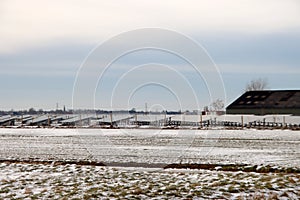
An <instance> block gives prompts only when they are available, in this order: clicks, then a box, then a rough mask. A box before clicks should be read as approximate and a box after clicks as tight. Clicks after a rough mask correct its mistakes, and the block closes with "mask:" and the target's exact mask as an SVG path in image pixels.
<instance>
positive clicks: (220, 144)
mask: <svg viewBox="0 0 300 200" xmlns="http://www.w3.org/2000/svg"><path fill="white" fill-rule="evenodd" d="M0 144H1V146H0V159H14V160H20V159H22V160H24V159H35V160H93V161H97V162H104V163H105V164H107V165H109V164H110V163H112V162H119V163H129V162H133V163H149V164H153V163H164V164H170V163H180V162H181V163H221V164H226V163H236V164H256V165H261V164H263V165H278V166H284V167H299V166H300V132H299V131H290V130H155V129H153V130H149V129H145V130H141V129H140V130H139V129H114V130H112V129H110V130H109V129H105V130H103V129H102V130H100V129H0Z"/></svg>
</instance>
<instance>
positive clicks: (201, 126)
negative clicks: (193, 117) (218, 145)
mask: <svg viewBox="0 0 300 200" xmlns="http://www.w3.org/2000/svg"><path fill="white" fill-rule="evenodd" d="M200 128H201V129H202V128H203V125H202V113H200Z"/></svg>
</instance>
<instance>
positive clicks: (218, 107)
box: [210, 99, 224, 111]
mask: <svg viewBox="0 0 300 200" xmlns="http://www.w3.org/2000/svg"><path fill="white" fill-rule="evenodd" d="M210 107H211V111H222V110H223V108H224V101H223V100H221V99H216V100H215V101H213V102H212V103H211V104H210Z"/></svg>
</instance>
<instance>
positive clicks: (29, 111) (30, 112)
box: [28, 108, 36, 114]
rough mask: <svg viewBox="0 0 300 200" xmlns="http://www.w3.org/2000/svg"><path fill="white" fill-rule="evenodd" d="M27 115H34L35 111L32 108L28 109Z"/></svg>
mask: <svg viewBox="0 0 300 200" xmlns="http://www.w3.org/2000/svg"><path fill="white" fill-rule="evenodd" d="M28 113H29V114H36V110H35V109H34V108H29V110H28Z"/></svg>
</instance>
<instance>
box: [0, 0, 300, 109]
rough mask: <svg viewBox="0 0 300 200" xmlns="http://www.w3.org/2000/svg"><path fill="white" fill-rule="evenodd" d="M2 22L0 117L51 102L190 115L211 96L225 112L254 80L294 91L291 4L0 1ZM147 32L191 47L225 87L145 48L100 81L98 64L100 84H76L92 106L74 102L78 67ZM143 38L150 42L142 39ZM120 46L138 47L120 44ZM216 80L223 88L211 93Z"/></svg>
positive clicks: (295, 39)
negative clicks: (166, 32) (117, 40)
mask: <svg viewBox="0 0 300 200" xmlns="http://www.w3.org/2000/svg"><path fill="white" fill-rule="evenodd" d="M0 24H1V26H0V44H1V45H0V85H1V88H0V92H1V98H0V109H1V110H11V109H14V110H19V109H29V108H31V107H34V108H36V109H40V108H42V109H45V110H49V109H56V104H57V103H58V105H59V107H60V108H62V107H63V106H64V105H65V106H66V107H67V108H72V107H73V108H91V107H94V108H99V109H131V108H136V109H142V110H143V109H145V103H147V107H148V109H151V110H197V109H202V108H203V107H204V106H206V105H209V104H210V103H211V102H212V101H214V100H215V99H217V98H220V99H222V100H224V102H225V105H228V104H229V103H231V102H232V101H233V100H234V99H236V98H237V97H238V96H239V95H241V94H242V93H243V92H244V89H245V86H246V84H247V82H250V81H251V80H252V79H256V78H264V79H266V80H267V81H268V88H269V89H299V86H300V81H299V75H300V2H299V1H298V0H284V1H283V0H265V1H259V0H227V1H221V0H215V1H209V0H206V1H202V0H195V1H192V0H185V1H176V0H172V1H168V0H166V1H156V0H153V1H145V0H128V1H123V2H120V1H115V0H112V1H102V0H100V1H96V0H86V1H83V0H82V1H79V0H72V1H71V0H53V1H43V0H27V1H20V0H19V1H18V0H2V1H0ZM145 28H156V29H162V30H169V31H172V32H174V33H176V34H180V35H182V36H185V37H187V38H189V39H190V40H191V41H194V42H195V43H197V44H198V45H199V47H200V48H202V49H203V50H204V52H205V53H206V56H207V57H208V58H210V59H211V64H213V65H215V67H216V69H217V71H214V72H213V73H215V75H216V77H217V79H218V77H219V78H220V79H221V80H222V85H220V83H219V82H218V80H214V78H210V77H208V76H209V73H207V74H206V72H204V71H203V72H201V75H199V74H198V73H197V72H195V70H193V67H191V65H190V63H188V62H186V61H185V60H183V59H182V58H180V57H178V56H176V55H174V54H172V53H170V52H165V51H160V50H158V49H143V50H140V51H136V52H131V53H129V54H127V55H125V56H123V57H120V58H119V59H118V60H116V61H114V62H113V63H112V65H111V66H110V68H109V69H108V70H106V71H105V73H104V74H99V72H101V70H103V69H104V68H105V67H106V66H103V65H102V63H101V60H96V62H97V66H98V67H99V71H97V72H95V73H94V74H93V76H94V77H96V76H97V77H98V78H99V79H100V80H98V82H97V83H92V84H93V85H92V84H90V85H92V88H91V86H89V84H88V83H89V81H90V80H91V79H90V77H89V76H88V75H87V76H86V77H85V79H83V80H84V81H83V82H84V83H87V84H86V85H85V84H84V85H82V87H83V90H82V91H84V87H85V86H86V87H87V88H86V90H89V89H91V90H93V92H94V93H93V95H94V96H93V99H87V98H85V97H88V98H92V97H89V96H87V95H86V94H85V93H84V92H82V93H80V92H79V93H77V94H76V96H75V97H74V91H75V92H77V90H76V88H77V85H76V84H77V83H78V82H77V81H78V77H79V78H81V76H83V75H82V73H80V70H82V68H83V67H84V66H85V65H86V63H87V62H88V61H90V59H91V57H92V56H93V55H94V54H95V52H97V49H99V48H101V45H103V43H106V42H109V41H113V39H114V38H118V36H119V35H122V34H124V33H131V32H132V31H133V32H134V30H139V29H145ZM143 38H144V39H146V40H147V39H149V40H151V39H153V37H152V35H151V34H147V33H146V34H145V35H144V36H143ZM165 41H168V38H166V40H165ZM165 41H164V38H163V39H162V43H165ZM126 42H127V43H131V44H134V43H135V40H134V39H132V40H130V41H121V43H126ZM171 43H174V44H175V45H176V44H179V42H178V41H176V40H175V39H174V40H173V41H171ZM118 45H120V44H118ZM118 45H115V46H113V45H112V46H109V47H108V48H107V49H105V53H104V54H102V55H101V56H100V57H105V56H106V55H107V56H109V55H110V53H112V52H114V50H115V49H118V48H121V46H118ZM186 51H189V49H186ZM216 73H217V74H216ZM204 75H205V76H206V77H205V76H204ZM207 79H210V81H207ZM212 79H213V80H212ZM214 81H216V84H218V85H219V86H220V87H223V89H224V90H212V89H210V88H211V87H213V86H214V85H212V84H213V82H214ZM212 93H213V94H214V95H211V94H212ZM218 94H219V96H218ZM77 102H80V103H78V104H77ZM90 102H92V103H90Z"/></svg>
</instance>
